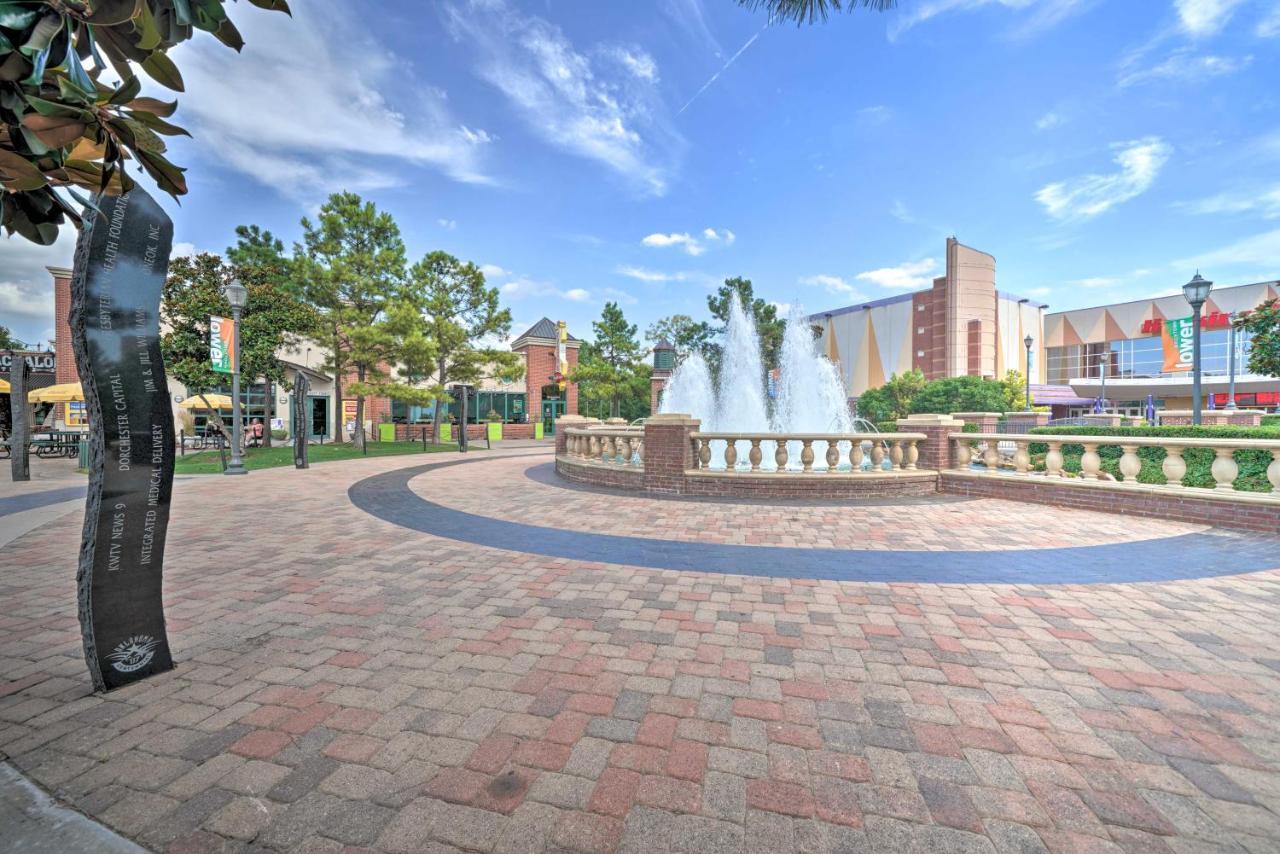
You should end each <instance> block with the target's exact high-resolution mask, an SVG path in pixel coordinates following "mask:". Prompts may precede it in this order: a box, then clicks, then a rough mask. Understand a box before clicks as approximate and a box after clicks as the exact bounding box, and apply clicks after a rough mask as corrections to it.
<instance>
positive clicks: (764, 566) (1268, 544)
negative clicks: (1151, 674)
mask: <svg viewBox="0 0 1280 854" xmlns="http://www.w3.org/2000/svg"><path fill="white" fill-rule="evenodd" d="M464 464H467V465H471V464H489V465H495V464H497V461H496V460H485V459H483V458H479V459H475V460H455V461H450V462H441V463H431V464H427V465H421V466H413V467H410V468H405V469H399V470H396V471H389V472H384V473H381V474H377V475H373V476H372V477H368V478H365V479H364V480H360V481H358V482H356V483H355V484H353V485H352V486H351V488H350V490H349V491H348V495H349V496H350V498H351V502H352V503H353V504H354V505H355V506H356V507H359V508H360V509H362V510H364V511H365V512H367V513H370V514H372V515H374V516H376V517H378V518H379V519H383V520H384V521H387V522H391V523H394V524H396V525H400V526H403V527H405V528H410V529H413V530H415V531H421V532H423V533H427V534H432V535H434V536H438V537H445V538H448V539H452V540H459V541H462V542H465V543H470V544H473V545H478V546H487V547H489V548H498V549H505V550H509V551H519V552H524V553H527V554H534V555H541V556H544V557H554V558H564V559H569V560H578V561H586V562H591V563H610V564H624V565H628V566H640V567H648V568H652V569H667V570H677V571H696V572H715V573H729V574H739V575H751V576H766V577H775V578H808V579H822V580H834V581H872V582H909V583H938V584H1092V583H1129V582H1151V581H1174V580H1180V579H1191V578H1205V577H1213V576H1219V575H1236V574H1240V573H1247V572H1254V571H1259V570H1267V569H1273V568H1275V567H1276V564H1277V557H1276V555H1277V545H1278V544H1280V541H1278V540H1277V539H1276V538H1271V537H1261V536H1251V535H1245V534H1237V533H1228V532H1223V531H1212V530H1211V531H1205V532H1199V533H1188V534H1180V535H1176V536H1169V537H1158V538H1154V539H1144V540H1139V541H1136V542H1118V543H1105V544H1100V545H1089V546H1076V547H1060V548H1042V549H1035V548H1031V549H1021V548H1020V549H1002V550H987V551H980V550H972V551H961V550H948V551H928V550H921V549H841V548H787V547H782V546H771V545H733V544H720V543H708V542H698V541H689V540H666V539H659V538H655V537H653V536H646V537H639V536H625V535H617V534H603V533H597V532H590V531H581V530H574V529H572V528H570V527H569V525H570V524H572V525H574V526H575V527H576V526H577V524H578V522H579V521H580V520H581V518H582V517H580V516H574V515H567V516H565V517H564V518H565V519H566V523H565V525H564V526H561V527H548V526H542V525H530V524H526V523H522V522H517V521H511V520H509V519H500V518H494V517H491V516H487V515H481V514H479V513H472V512H466V511H462V510H457V509H454V508H452V507H448V506H445V505H444V504H443V503H439V502H436V501H431V500H428V499H427V498H424V497H423V496H421V495H419V494H418V493H417V492H415V491H414V490H413V488H411V486H410V483H411V481H413V480H414V479H415V478H417V477H418V476H420V475H423V474H426V473H428V472H436V471H440V470H443V469H448V468H452V467H454V466H458V465H464ZM511 500H512V502H513V503H514V502H516V501H518V498H513V499H511ZM641 500H642V501H648V502H652V503H655V504H656V503H660V502H659V500H657V499H652V498H644V499H641ZM1031 512H1032V508H1029V509H1028V513H1029V514H1030V513H1031ZM1057 512H1058V513H1059V514H1061V515H1062V516H1063V518H1062V520H1061V522H1062V524H1063V525H1064V526H1066V527H1068V528H1069V527H1070V521H1069V520H1070V518H1071V517H1072V516H1073V515H1079V516H1084V517H1088V516H1094V515H1097V514H1090V513H1085V512H1083V511H1057ZM601 516H602V517H603V518H606V519H608V518H612V517H611V516H610V513H609V511H608V508H607V506H606V507H604V508H601ZM882 521H884V520H883V519H882ZM890 521H891V517H890ZM1139 524H1141V525H1143V526H1152V527H1156V528H1158V527H1159V525H1160V524H1161V523H1158V522H1155V523H1152V522H1149V521H1148V520H1142V521H1141V522H1140V523H1139Z"/></svg>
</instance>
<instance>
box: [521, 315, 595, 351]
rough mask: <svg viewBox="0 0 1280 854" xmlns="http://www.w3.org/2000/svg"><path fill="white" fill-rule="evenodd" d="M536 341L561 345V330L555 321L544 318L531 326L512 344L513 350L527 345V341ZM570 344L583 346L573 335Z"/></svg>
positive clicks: (570, 337)
mask: <svg viewBox="0 0 1280 854" xmlns="http://www.w3.org/2000/svg"><path fill="white" fill-rule="evenodd" d="M535 339H536V340H542V341H553V342H556V343H559V341H560V332H559V329H558V328H557V327H556V323H555V321H554V320H552V319H551V318H549V317H544V318H542V319H541V320H539V321H538V322H537V323H535V324H533V326H530V327H529V329H528V331H526V332H525V333H524V334H523V335H520V336H517V337H516V340H515V341H513V342H512V343H511V349H513V350H514V349H516V348H517V347H519V346H521V345H522V344H524V343H526V342H527V341H529V340H535ZM568 343H569V344H581V343H582V342H581V341H579V340H578V339H577V338H574V337H573V336H572V335H570V336H569V341H568Z"/></svg>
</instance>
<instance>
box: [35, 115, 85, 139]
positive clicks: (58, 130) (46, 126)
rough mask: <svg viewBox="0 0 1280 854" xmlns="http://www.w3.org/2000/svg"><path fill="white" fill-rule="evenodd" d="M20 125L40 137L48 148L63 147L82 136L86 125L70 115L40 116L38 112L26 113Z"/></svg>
mask: <svg viewBox="0 0 1280 854" xmlns="http://www.w3.org/2000/svg"><path fill="white" fill-rule="evenodd" d="M22 126H23V127H24V128H27V129H28V130H30V131H31V132H32V133H34V134H35V135H36V136H38V137H39V138H40V141H41V142H43V143H44V144H45V145H47V146H49V148H65V147H66V146H68V145H71V144H72V143H73V142H75V141H76V140H77V139H79V138H80V137H82V136H84V132H85V129H86V128H87V127H88V125H86V124H85V123H84V122H83V121H81V120H80V119H78V118H73V117H70V116H42V115H40V114H39V113H27V115H25V116H23V117H22Z"/></svg>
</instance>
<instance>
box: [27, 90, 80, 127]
mask: <svg viewBox="0 0 1280 854" xmlns="http://www.w3.org/2000/svg"><path fill="white" fill-rule="evenodd" d="M26 101H27V103H28V104H30V105H31V108H32V109H33V110H35V111H36V112H37V113H38V114H39V115H42V116H58V117H74V118H78V119H82V120H84V121H90V120H92V119H93V113H91V112H89V111H88V110H85V109H84V108H82V107H73V106H70V105H68V104H59V103H57V102H56V101H47V100H45V99H44V98H37V97H36V96H34V95H28V96H27V98H26Z"/></svg>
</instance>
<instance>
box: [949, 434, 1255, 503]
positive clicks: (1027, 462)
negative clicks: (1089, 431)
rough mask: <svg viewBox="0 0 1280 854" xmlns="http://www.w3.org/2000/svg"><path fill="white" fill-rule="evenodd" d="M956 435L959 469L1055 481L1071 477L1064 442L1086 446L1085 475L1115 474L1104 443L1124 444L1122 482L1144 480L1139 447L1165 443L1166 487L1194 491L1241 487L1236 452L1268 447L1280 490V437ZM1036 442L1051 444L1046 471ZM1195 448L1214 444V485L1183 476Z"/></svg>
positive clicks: (1105, 477)
mask: <svg viewBox="0 0 1280 854" xmlns="http://www.w3.org/2000/svg"><path fill="white" fill-rule="evenodd" d="M951 440H952V442H953V443H954V453H953V454H952V468H953V470H955V471H964V472H968V473H974V472H977V473H985V474H991V475H1001V474H1012V475H1014V476H1017V477H1028V478H1030V477H1036V478H1040V479H1043V480H1046V481H1050V482H1052V481H1054V480H1057V479H1062V478H1066V477H1068V474H1067V472H1066V471H1064V469H1063V456H1062V446H1063V445H1080V446H1082V447H1083V448H1084V453H1083V454H1082V455H1081V457H1080V474H1079V478H1080V479H1081V480H1085V481H1100V480H1110V478H1111V476H1110V475H1104V473H1103V471H1102V457H1101V456H1100V455H1099V453H1098V449H1099V448H1101V447H1103V446H1112V447H1119V448H1120V449H1121V456H1120V462H1119V469H1120V480H1118V481H1116V482H1117V483H1121V484H1133V485H1136V484H1137V483H1138V474H1139V472H1141V470H1142V460H1141V459H1139V457H1138V449H1139V448H1154V447H1158V448H1162V449H1163V450H1164V454H1165V456H1164V461H1163V463H1162V464H1161V470H1162V472H1163V474H1164V477H1165V481H1166V482H1165V483H1164V484H1163V486H1161V487H1160V488H1162V489H1168V490H1183V491H1186V492H1191V493H1195V492H1199V493H1204V492H1214V493H1231V492H1235V491H1236V488H1235V480H1236V478H1237V477H1238V476H1239V473H1240V466H1239V464H1238V463H1237V462H1236V460H1235V456H1234V454H1235V452H1236V451H1246V450H1248V451H1265V452H1267V453H1270V454H1271V463H1270V465H1269V466H1268V467H1267V480H1268V482H1270V484H1271V495H1272V496H1280V440H1274V439H1225V438H1211V439H1192V438H1175V437H1154V436H1153V437H1145V436H1144V437H1138V436H1083V435H1048V434H1045V435H1040V434H1033V435H1025V434H1024V435H1013V434H1008V433H953V434H951ZM1032 444H1040V445H1045V446H1047V448H1048V451H1047V452H1046V454H1045V459H1044V465H1045V470H1044V471H1043V472H1033V471H1032V464H1031V450H1030V449H1031V445H1032ZM1189 448H1208V449H1211V450H1212V451H1213V452H1214V460H1213V464H1212V467H1211V469H1210V470H1211V472H1212V474H1213V480H1214V484H1215V485H1214V487H1213V488H1212V489H1204V488H1195V487H1188V486H1185V485H1184V484H1183V482H1182V479H1183V477H1185V476H1186V473H1187V464H1186V460H1184V459H1183V456H1182V455H1183V452H1184V451H1186V450H1187V449H1189ZM975 466H980V468H975ZM1143 486H1144V488H1152V487H1153V486H1158V485H1154V484H1143ZM1254 494H1257V493H1254ZM1262 494H1263V495H1265V494H1266V493H1262Z"/></svg>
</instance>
